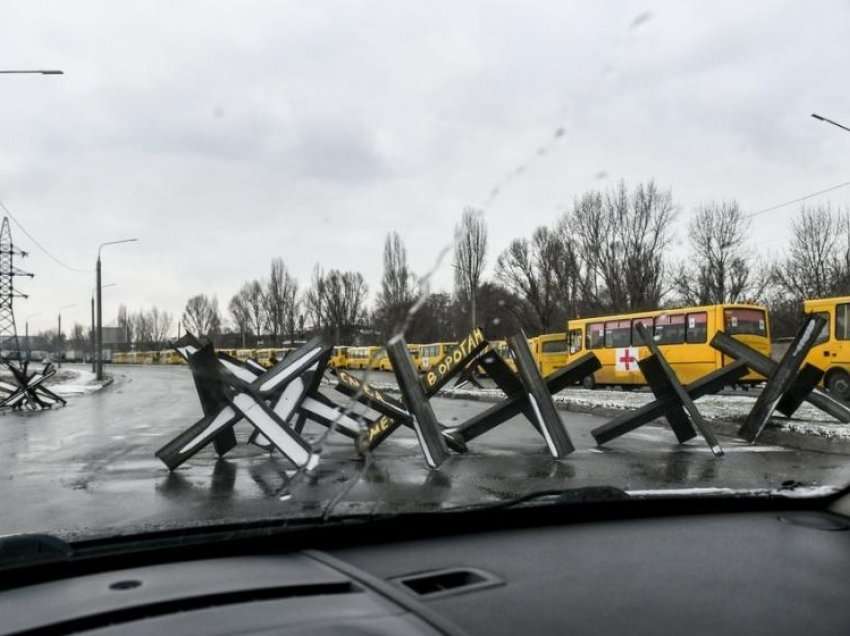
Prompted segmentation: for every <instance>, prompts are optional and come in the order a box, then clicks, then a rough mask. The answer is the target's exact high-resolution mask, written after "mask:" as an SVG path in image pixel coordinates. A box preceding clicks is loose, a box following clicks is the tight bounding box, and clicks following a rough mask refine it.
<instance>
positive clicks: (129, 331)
mask: <svg viewBox="0 0 850 636" xmlns="http://www.w3.org/2000/svg"><path fill="white" fill-rule="evenodd" d="M117 323H118V326H119V327H121V329H122V331H123V332H124V342H126V343H128V344H129V343H131V342H133V320H132V317H131V316H130V314H129V313H128V312H127V305H119V306H118V319H117Z"/></svg>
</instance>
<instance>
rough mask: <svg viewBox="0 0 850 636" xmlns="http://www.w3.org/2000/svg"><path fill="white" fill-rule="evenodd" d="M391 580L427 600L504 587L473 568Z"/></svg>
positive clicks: (433, 572) (498, 580)
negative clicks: (498, 586) (499, 586)
mask: <svg viewBox="0 0 850 636" xmlns="http://www.w3.org/2000/svg"><path fill="white" fill-rule="evenodd" d="M392 580H393V581H395V582H396V583H400V584H401V585H403V586H404V587H406V588H407V589H408V590H410V591H412V592H413V593H415V594H416V595H417V596H421V597H424V598H429V599H430V598H438V597H441V596H449V595H453V594H462V593H465V592H472V591H474V590H481V589H485V588H488V587H494V586H497V585H504V581H502V580H501V579H499V578H498V577H496V576H494V575H493V574H490V573H489V572H485V571H483V570H478V569H473V568H451V569H447V570H433V571H430V572H419V573H416V574H409V575H406V576H399V577H396V578H394V579H392Z"/></svg>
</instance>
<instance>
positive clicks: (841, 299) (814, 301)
mask: <svg viewBox="0 0 850 636" xmlns="http://www.w3.org/2000/svg"><path fill="white" fill-rule="evenodd" d="M821 303H836V304H838V303H850V296H832V297H831V298H807V299H806V300H804V301H803V307H806V306H808V305H819V304H821Z"/></svg>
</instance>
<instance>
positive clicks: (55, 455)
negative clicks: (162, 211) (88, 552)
mask: <svg viewBox="0 0 850 636" xmlns="http://www.w3.org/2000/svg"><path fill="white" fill-rule="evenodd" d="M108 372H109V373H111V374H112V375H113V376H114V377H115V383H114V384H113V385H112V386H111V387H109V388H107V389H105V390H103V391H101V392H99V393H96V394H94V395H90V396H79V397H72V398H71V399H70V400H69V405H68V406H67V407H65V408H62V409H57V410H55V411H50V412H45V413H36V414H32V415H23V416H22V415H16V414H6V415H4V416H0V484H2V486H0V510H3V514H2V516H0V534H5V533H12V532H27V531H41V532H53V533H57V534H60V535H62V536H66V537H71V538H73V537H78V536H86V535H100V534H110V533H114V532H138V531H144V530H151V529H158V528H163V527H173V526H186V525H196V524H207V523H217V522H230V521H235V520H237V519H244V518H260V517H281V516H287V515H312V514H316V513H321V512H322V511H324V510H325V508H326V507H327V505H328V503H329V502H330V501H332V500H334V498H339V501H338V502H337V503H336V504H335V506H334V507H333V512H334V514H337V513H363V512H376V513H384V512H405V511H412V510H438V509H445V508H448V507H454V506H464V505H471V504H477V503H485V502H495V501H498V500H501V499H504V498H511V497H515V496H517V495H520V494H523V493H527V492H530V491H532V490H538V489H552V488H573V487H579V486H598V485H611V486H615V487H618V488H622V489H626V490H647V489H650V490H654V489H668V488H677V489H678V488H693V487H698V488H706V487H708V488H711V487H722V488H746V489H751V488H775V487H777V486H778V485H779V484H780V483H781V482H783V481H785V480H792V479H793V480H796V481H800V482H803V483H806V484H810V485H843V484H845V483H847V482H850V458H848V457H847V456H843V455H831V454H822V453H814V452H805V451H797V450H792V449H786V448H782V447H778V446H764V445H762V446H749V445H745V444H742V443H740V442H738V441H736V440H733V439H731V438H721V443H722V444H723V446H724V448H725V449H726V455H725V456H724V457H722V458H720V459H715V458H714V457H713V455H712V454H711V452H710V451H709V450H708V448H707V447H706V446H705V444H704V443H702V442H701V441H698V440H692V441H691V442H689V443H687V444H685V445H678V444H677V443H676V440H675V437H674V436H673V434H672V433H671V432H670V431H669V430H668V429H666V428H665V427H663V426H662V425H660V424H659V425H650V426H645V427H643V428H641V429H639V430H637V431H635V432H633V433H631V434H629V435H627V436H625V437H622V438H620V439H618V440H615V441H614V442H611V443H610V444H608V445H607V446H606V447H605V448H598V447H596V445H595V442H594V441H593V438H592V437H591V436H590V433H589V431H590V429H592V428H593V427H595V426H598V425H599V424H600V423H602V422H603V421H604V419H602V418H599V417H596V416H592V415H586V414H580V413H571V412H560V414H561V417H562V419H563V420H564V422H565V423H566V425H567V427H568V430H569V432H570V435H571V436H572V438H573V441H574V443H575V445H576V448H577V450H576V452H575V453H573V454H571V455H570V456H569V457H568V458H566V459H564V460H561V461H555V460H552V459H551V458H550V457H549V455H548V454H547V452H546V448H545V444H544V443H543V440H542V439H541V438H540V437H539V435H538V434H537V433H536V432H535V431H534V429H533V428H532V427H531V426H530V424H528V422H526V421H525V420H524V419H523V418H522V417H521V416H520V417H517V418H514V419H513V420H511V421H509V422H507V423H505V424H503V425H502V426H500V427H498V428H497V429H495V430H494V431H491V432H490V433H488V434H487V435H485V436H482V437H480V438H478V439H477V440H474V441H473V442H471V443H470V449H469V452H468V453H467V454H465V455H453V456H452V457H451V458H450V459H449V460H448V461H447V462H446V463H445V464H444V465H443V466H442V467H441V468H440V470H438V471H429V470H428V468H427V466H426V465H425V463H424V461H423V459H422V456H421V453H420V451H419V448H418V445H417V442H416V439H415V437H414V436H413V434H412V433H411V432H408V431H407V430H404V429H402V430H399V431H397V432H396V433H395V434H394V435H393V436H392V437H391V438H390V439H389V440H387V441H386V442H385V443H384V444H383V445H382V446H381V447H379V448H378V450H377V451H376V452H375V453H373V455H372V456H371V457H370V458H368V460H365V461H364V460H363V459H362V458H360V457H358V455H357V453H356V452H355V450H354V448H353V445H352V442H351V440H349V439H348V438H345V437H342V436H340V435H337V434H332V435H331V436H329V437H328V438H327V439H326V440H325V443H324V445H323V448H322V459H321V462H320V464H319V466H318V468H317V469H316V470H315V471H314V473H312V474H311V475H309V476H304V475H298V476H296V478H295V479H294V480H290V478H289V474H290V473H291V470H290V468H291V467H290V465H289V464H288V462H287V461H286V460H284V459H283V458H281V457H280V456H279V455H270V454H269V453H267V452H265V451H263V450H261V449H259V448H257V447H254V446H250V445H247V444H245V443H244V441H245V440H246V439H247V436H248V434H249V432H250V429H249V428H248V427H247V426H246V425H245V424H242V425H238V426H237V436H238V438H239V439H240V441H242V442H243V443H241V444H240V445H239V446H237V448H235V449H234V450H232V451H231V452H230V453H228V455H227V456H226V458H225V459H218V458H217V457H216V456H215V453H214V452H213V450H212V448H211V447H210V448H207V449H205V450H203V451H202V452H200V453H199V454H197V455H196V456H195V457H193V458H192V459H191V460H190V461H188V462H187V463H186V464H184V465H183V466H181V467H180V469H178V470H177V471H175V472H173V473H169V471H168V470H167V469H166V468H165V466H164V465H163V464H161V463H160V462H159V460H158V459H156V457H155V456H154V452H155V451H156V450H157V449H158V448H159V447H160V446H161V445H162V444H164V443H165V442H166V441H168V440H169V439H170V438H171V437H173V436H174V435H176V434H177V433H178V432H180V431H182V430H183V429H184V428H186V427H188V426H189V425H190V424H191V423H193V422H194V421H195V420H196V419H197V418H199V417H200V416H201V409H200V405H199V403H198V399H197V397H196V395H195V389H194V385H193V383H192V379H191V375H190V373H189V370H188V369H187V368H186V367H159V366H156V367H120V368H115V367H113V368H109V369H108ZM326 392H327V393H328V395H329V396H332V397H334V398H335V399H337V400H338V401H340V402H344V400H345V398H344V397H343V396H341V395H340V394H337V393H335V392H333V391H332V390H328V391H326ZM432 404H433V405H434V409H435V412H436V414H437V417H438V418H439V419H440V421H441V422H442V423H443V424H445V425H454V424H458V423H460V422H462V421H463V420H465V419H466V418H468V417H470V416H472V415H473V414H475V413H477V412H479V411H480V410H483V409H485V408H487V407H488V406H490V405H488V404H484V403H480V402H467V401H460V400H449V399H434V400H432ZM306 432H307V434H308V436H310V437H311V438H318V437H319V436H321V435H322V434H323V432H324V429H323V428H321V427H319V426H317V425H314V424H310V425H308V427H307V429H306Z"/></svg>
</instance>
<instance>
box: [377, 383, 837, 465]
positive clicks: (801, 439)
mask: <svg viewBox="0 0 850 636" xmlns="http://www.w3.org/2000/svg"><path fill="white" fill-rule="evenodd" d="M380 388H381V390H382V391H388V392H390V393H399V390H398V387H395V386H393V385H389V384H388V385H384V386H381V387H380ZM436 397H442V398H448V399H450V400H470V401H473V402H493V403H495V402H500V401H502V400H503V399H504V397H503V396H499V395H495V394H493V393H483V392H482V393H478V392H473V391H463V393H462V394H461V393H455V392H454V391H453V390H452V389H448V390H444V391H440V392H439V393H438V394H437V395H436ZM553 398H554V402H555V407H556V408H557V409H558V410H559V411H572V412H574V413H587V414H589V415H598V416H600V417H617V416H618V415H622V413H623V411H626V410H628V409H625V408H614V407H610V406H594V405H589V404H579V403H577V402H574V401H572V400H570V398H569V397H568V396H565V395H555V396H553ZM655 421H656V422H658V423H663V418H658V419H657V420H655ZM708 421H709V422H711V426H712V429H713V430H714V431H715V432H716V433H717V434H718V435H722V436H724V437H734V438H736V439H740V438H739V437H738V428H740V426H741V424H742V423H743V419H741V420H740V421H736V420H721V419H716V418H708ZM797 421H799V420H797ZM794 422H795V420H778V421H777V420H773V419H772V420H770V421H769V422H768V424H767V426H766V427H765V429H764V430H763V431H762V433H761V435H760V436H759V441H758V443H759V444H769V445H777V446H785V447H788V448H795V449H797V450H804V451H814V452H818V453H831V454H833V455H850V439H848V438H844V437H840V436H838V435H836V436H825V435H813V434H811V433H803V432H800V431H794V430H789V427H793V426H794Z"/></svg>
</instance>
